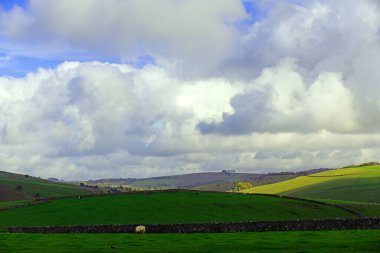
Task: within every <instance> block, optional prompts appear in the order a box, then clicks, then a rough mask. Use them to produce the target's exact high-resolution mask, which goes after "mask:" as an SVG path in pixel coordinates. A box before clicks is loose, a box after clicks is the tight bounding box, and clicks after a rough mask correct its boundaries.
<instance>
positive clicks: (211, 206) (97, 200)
mask: <svg viewBox="0 0 380 253" xmlns="http://www.w3.org/2000/svg"><path fill="white" fill-rule="evenodd" d="M336 217H354V215H353V214H352V213H350V212H348V211H346V210H343V209H340V208H338V207H335V206H330V205H324V204H320V203H314V202H308V201H304V200H295V199H287V198H279V197H273V196H261V195H251V194H232V193H210V192H200V193H196V192H191V191H175V192H173V191H159V192H153V193H151V192H148V194H144V192H136V193H129V194H116V195H115V194H114V195H103V196H101V195H98V196H89V197H83V198H82V199H78V198H64V199H55V200H51V201H49V202H48V203H43V204H38V205H33V206H27V207H21V208H14V209H8V210H1V211H0V231H4V230H5V229H6V228H7V227H9V226H33V225H46V226H48V225H84V224H163V223H209V222H229V221H231V222H232V221H262V220H291V219H310V218H313V219H317V218H336Z"/></svg>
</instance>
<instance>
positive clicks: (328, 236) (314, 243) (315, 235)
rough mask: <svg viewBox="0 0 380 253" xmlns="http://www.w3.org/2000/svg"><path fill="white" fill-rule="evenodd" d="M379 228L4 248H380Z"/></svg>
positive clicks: (81, 239)
mask: <svg viewBox="0 0 380 253" xmlns="http://www.w3.org/2000/svg"><path fill="white" fill-rule="evenodd" d="M379 238H380V230H365V231H314V232H265V233H220V234H145V235H136V234H6V233H0V252H8V253H16V252H27V253H33V252H59V253H62V252H92V253H96V252H144V253H145V252H147V253H148V252H157V253H159V252H274V251H279V252H379V250H380V240H379Z"/></svg>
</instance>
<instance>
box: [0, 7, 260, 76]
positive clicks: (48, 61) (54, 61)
mask: <svg viewBox="0 0 380 253" xmlns="http://www.w3.org/2000/svg"><path fill="white" fill-rule="evenodd" d="M242 4H243V6H244V9H245V12H246V13H247V15H248V16H249V18H248V19H245V20H244V21H239V22H235V26H236V28H237V29H239V30H240V31H241V32H245V31H246V29H247V28H249V27H250V26H251V25H252V24H253V23H255V22H257V21H259V20H260V19H262V18H264V17H265V11H263V12H261V10H260V9H259V7H258V4H257V3H255V2H254V1H247V0H243V1H242ZM0 5H1V6H2V8H3V9H4V10H5V11H10V10H11V9H12V8H13V7H14V6H20V7H22V8H24V9H26V10H27V9H28V5H29V1H28V0H0ZM4 45H12V46H11V47H10V48H11V49H10V48H9V47H7V46H4ZM13 49H14V50H13ZM30 50H34V49H33V47H28V43H21V44H19V43H17V42H14V41H10V40H8V39H6V38H4V37H1V36H0V75H3V76H15V77H22V76H25V74H27V73H28V72H33V71H36V70H37V69H38V68H41V67H42V68H54V67H56V66H57V65H58V64H59V63H61V62H64V61H107V62H111V63H129V64H132V65H134V66H136V67H139V68H141V67H143V66H144V65H145V64H154V63H155V59H154V56H152V55H140V56H139V57H138V58H137V59H134V60H129V59H124V60H121V59H120V58H117V57H104V56H101V55H98V54H94V53H93V52H88V51H86V50H84V49H81V52H78V50H77V49H75V48H72V49H70V48H69V49H68V50H67V51H63V52H62V51H59V52H58V53H57V52H55V53H54V50H53V53H52V54H50V55H47V56H42V57H41V56H38V55H37V54H35V55H33V56H28V55H30V52H29V51H30ZM58 50H59V49H58ZM25 51H28V54H27V55H25Z"/></svg>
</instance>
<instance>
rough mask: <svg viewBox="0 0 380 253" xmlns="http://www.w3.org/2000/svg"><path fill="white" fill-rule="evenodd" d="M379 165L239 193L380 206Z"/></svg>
mask: <svg viewBox="0 0 380 253" xmlns="http://www.w3.org/2000/svg"><path fill="white" fill-rule="evenodd" d="M379 185H380V166H379V165H376V166H366V167H352V168H344V169H336V170H329V171H325V172H321V173H316V174H311V175H309V176H301V177H298V178H295V179H291V180H287V181H283V182H279V183H274V184H268V185H263V186H258V187H254V188H251V189H247V190H243V191H242V192H245V193H266V194H282V195H289V196H295V197H302V198H314V199H333V200H346V201H356V202H371V203H373V202H376V203H380V187H379Z"/></svg>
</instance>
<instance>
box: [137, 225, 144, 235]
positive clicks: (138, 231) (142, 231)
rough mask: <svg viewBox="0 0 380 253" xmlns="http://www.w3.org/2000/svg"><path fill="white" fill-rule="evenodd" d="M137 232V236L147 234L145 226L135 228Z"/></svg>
mask: <svg viewBox="0 0 380 253" xmlns="http://www.w3.org/2000/svg"><path fill="white" fill-rule="evenodd" d="M135 231H136V233H137V234H144V233H145V226H137V227H136V228H135Z"/></svg>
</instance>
